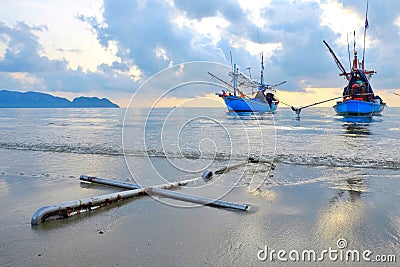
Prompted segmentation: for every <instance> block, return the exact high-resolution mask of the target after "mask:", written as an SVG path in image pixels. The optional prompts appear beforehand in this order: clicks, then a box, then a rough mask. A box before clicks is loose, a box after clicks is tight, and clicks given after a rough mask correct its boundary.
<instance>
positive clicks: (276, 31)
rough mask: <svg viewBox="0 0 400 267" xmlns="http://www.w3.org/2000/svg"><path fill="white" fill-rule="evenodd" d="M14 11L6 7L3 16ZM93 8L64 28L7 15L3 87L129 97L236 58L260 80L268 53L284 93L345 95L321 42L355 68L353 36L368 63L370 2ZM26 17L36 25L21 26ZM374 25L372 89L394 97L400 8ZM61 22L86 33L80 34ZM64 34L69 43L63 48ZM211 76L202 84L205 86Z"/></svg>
mask: <svg viewBox="0 0 400 267" xmlns="http://www.w3.org/2000/svg"><path fill="white" fill-rule="evenodd" d="M16 2H18V3H20V2H19V1H17V0H16ZM13 3H14V2H13ZM13 3H11V2H10V3H7V4H5V3H3V4H1V5H2V6H4V8H2V9H1V10H3V11H0V14H3V15H4V14H5V13H4V12H5V11H4V10H7V9H9V8H6V7H9V6H10V5H12V4H13ZM6 5H7V6H6ZM45 6H46V10H48V13H49V14H53V13H52V10H53V11H57V12H59V10H60V9H59V7H57V5H56V4H52V3H46V5H45ZM90 6H91V4H90V1H88V2H85V1H83V3H82V8H81V9H79V4H77V2H74V1H72V2H71V3H69V4H66V6H65V9H66V10H68V12H65V13H66V14H63V15H62V16H60V19H58V20H57V18H55V16H53V15H49V18H50V19H49V22H48V23H47V22H46V20H44V19H43V16H42V15H40V14H39V11H38V10H40V9H37V10H36V9H35V7H34V6H32V5H29V6H26V5H25V6H24V5H20V9H19V10H18V14H19V15H18V18H19V20H18V22H17V21H14V22H13V24H10V23H9V22H10V21H11V20H12V19H11V18H10V17H9V16H2V17H5V18H7V22H8V24H6V23H5V22H0V76H1V77H2V78H3V79H1V81H0V87H1V88H6V87H8V89H16V90H26V89H28V88H29V89H31V90H35V88H39V89H40V90H43V91H58V92H59V91H65V92H74V93H84V92H99V94H100V96H101V95H102V94H112V92H118V94H119V93H126V94H127V95H128V94H131V93H133V92H134V91H135V90H136V89H137V88H138V87H139V86H140V85H141V84H143V82H144V81H145V80H146V79H147V78H148V77H150V76H151V75H153V74H154V73H157V72H159V71H162V70H163V69H165V68H168V67H170V66H172V65H175V64H181V63H184V62H190V61H210V62H216V63H219V64H225V65H230V51H231V52H232V55H233V61H234V62H235V63H237V65H238V66H239V68H240V69H241V70H242V71H243V72H245V73H248V71H247V68H248V67H251V72H252V76H253V78H254V79H258V78H259V77H258V76H259V72H260V55H261V53H263V55H264V65H265V77H266V79H267V82H268V83H278V82H280V81H283V80H287V81H288V82H287V83H286V84H285V85H283V86H281V87H280V90H287V91H305V89H306V88H313V87H322V88H335V87H337V88H341V87H342V86H343V85H344V83H345V81H344V80H343V79H342V78H340V77H339V76H338V73H339V71H338V70H337V68H336V65H335V64H334V62H333V60H332V58H331V55H330V54H329V52H328V50H327V48H326V47H325V46H324V45H323V43H322V40H326V41H327V42H328V43H329V44H330V45H331V47H332V48H333V49H334V51H335V53H336V55H337V56H338V58H339V59H340V60H341V62H342V63H343V65H344V66H345V67H346V68H348V66H349V62H348V52H347V38H346V37H347V34H348V33H350V37H351V38H350V39H351V40H350V41H351V42H352V32H353V31H354V30H355V31H356V44H357V50H359V54H362V53H361V52H362V46H363V30H364V19H365V1H364V0H354V1H349V0H344V1H339V0H283V1H281V0H279V1H278V0H267V1H261V0H259V1H251V2H250V1H245V0H237V1H222V0H202V1H186V0H146V1H136V0H104V1H103V3H102V6H101V3H98V2H96V4H94V7H93V8H92V9H90ZM30 10H31V12H30ZM29 12H30V13H29ZM57 12H55V13H57ZM12 14H14V16H16V18H17V13H15V12H14V13H12ZM28 14H29V16H28ZM35 14H36V15H35ZM71 14H73V15H71ZM382 14H384V15H382ZM24 17H26V18H27V20H29V23H28V22H26V21H22V20H21V18H24ZM368 17H369V24H370V28H369V29H368V30H367V38H366V48H367V50H366V55H365V56H366V60H367V61H366V67H367V68H371V69H375V70H377V71H378V73H377V74H376V77H375V79H373V80H372V82H373V84H374V85H376V87H377V88H383V89H384V88H389V89H390V88H396V87H398V85H397V81H398V79H399V76H400V71H399V70H398V68H396V64H397V62H398V61H399V60H400V53H399V52H400V48H399V46H398V43H399V41H400V8H398V5H397V1H394V0H387V1H380V2H379V3H378V2H376V1H375V2H374V1H370V3H369V14H368ZM338 18H340V19H338ZM56 21H57V23H56ZM61 22H62V23H63V24H67V25H69V24H70V25H72V26H74V27H77V26H79V27H81V28H82V29H81V30H80V31H79V34H77V35H74V34H73V30H71V29H70V30H67V29H64V28H62V27H64V26H61V24H62V23H61ZM10 25H12V26H10ZM72 26H71V27H70V28H73V27H72ZM60 32H63V33H65V34H63V36H62V37H63V38H65V37H66V36H68V37H69V38H68V42H67V41H64V43H63V42H61V41H60V40H64V39H62V38H60V34H59V33H60ZM52 40H57V41H52ZM89 63H90V64H89ZM88 66H90V67H88ZM200 70H201V71H202V72H204V73H206V71H207V70H206V69H199V71H200ZM192 71H193V70H191V72H192ZM16 73H19V74H16ZM204 73H203V74H204ZM187 74H189V73H187ZM203 74H201V75H197V76H194V77H197V78H199V77H203V78H204V79H207V75H203ZM221 75H223V74H222V73H221ZM167 84H168V83H167ZM160 90H162V89H161V88H160ZM198 93H199V88H195V89H187V90H186V91H185V94H186V96H195V95H196V94H198ZM206 93H209V92H204V94H206ZM154 94H155V95H156V94H157V93H154Z"/></svg>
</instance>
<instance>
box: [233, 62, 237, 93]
mask: <svg viewBox="0 0 400 267" xmlns="http://www.w3.org/2000/svg"><path fill="white" fill-rule="evenodd" d="M236 78H237V70H236V63H235V64H233V95H234V96H236Z"/></svg>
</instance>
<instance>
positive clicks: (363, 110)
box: [323, 2, 386, 117]
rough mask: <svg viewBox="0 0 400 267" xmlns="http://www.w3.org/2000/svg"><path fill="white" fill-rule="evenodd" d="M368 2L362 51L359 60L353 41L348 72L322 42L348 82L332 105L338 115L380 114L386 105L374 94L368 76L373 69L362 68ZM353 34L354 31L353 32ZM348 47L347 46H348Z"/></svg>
mask: <svg viewBox="0 0 400 267" xmlns="http://www.w3.org/2000/svg"><path fill="white" fill-rule="evenodd" d="M367 14H368V2H367V12H366V14H365V28H364V51H363V57H362V60H361V62H359V60H358V58H357V51H356V50H355V41H354V59H353V64H350V67H351V69H350V72H346V70H345V68H344V67H343V65H342V64H341V63H340V61H339V59H338V58H337V57H336V55H335V53H334V52H333V50H332V49H331V48H330V47H329V45H328V44H327V43H326V42H325V41H323V42H324V44H325V45H326V46H327V47H328V49H329V52H330V53H331V54H332V56H333V58H334V60H335V63H336V65H337V66H338V67H339V69H340V70H341V71H342V73H340V74H339V75H340V76H345V77H346V79H347V81H348V83H347V86H345V87H344V90H343V99H342V101H337V102H336V105H334V106H333V108H334V110H335V111H336V113H337V114H338V115H342V116H345V117H346V116H351V117H355V116H356V117H357V116H360V117H371V116H373V115H378V114H380V113H381V112H382V111H383V110H384V109H385V107H386V104H385V103H384V102H383V100H382V98H380V97H379V96H378V95H375V94H374V91H373V90H372V86H371V83H370V82H369V80H370V78H371V77H372V75H373V74H375V73H376V72H375V71H373V70H372V71H368V70H365V69H364V56H365V36H366V30H367V28H368V18H367ZM354 36H355V32H354ZM348 47H349V46H348ZM348 50H349V51H348V52H349V61H350V49H348Z"/></svg>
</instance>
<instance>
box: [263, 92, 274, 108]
mask: <svg viewBox="0 0 400 267" xmlns="http://www.w3.org/2000/svg"><path fill="white" fill-rule="evenodd" d="M265 98H266V100H267V102H268V105H269V107H270V108H272V101H276V99H275V97H274V94H272V93H267V94H266V96H265Z"/></svg>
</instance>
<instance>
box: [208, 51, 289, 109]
mask: <svg viewBox="0 0 400 267" xmlns="http://www.w3.org/2000/svg"><path fill="white" fill-rule="evenodd" d="M263 61H264V57H263V55H261V77H260V82H257V81H253V80H252V79H251V73H250V77H247V76H246V75H244V74H243V73H241V72H239V68H237V66H236V64H234V65H233V66H232V71H231V72H230V73H229V76H231V77H232V83H229V82H227V81H225V80H223V79H222V78H219V77H217V76H216V75H214V74H212V73H210V72H208V74H209V75H210V76H211V77H212V78H214V79H216V80H218V81H219V82H222V83H223V84H224V85H226V86H227V88H229V89H227V90H228V93H227V92H226V91H225V90H222V92H221V93H216V95H218V96H219V97H222V98H223V99H224V102H225V104H226V107H227V108H228V111H229V112H260V113H263V112H274V111H276V109H277V108H278V104H279V100H278V99H277V98H276V97H275V93H276V89H275V88H276V87H277V86H279V85H281V84H284V83H286V81H283V82H281V83H278V84H275V85H269V84H265V83H264V62H263ZM225 88H226V87H225ZM246 89H251V93H250V94H251V95H248V94H246V93H244V91H245V90H246Z"/></svg>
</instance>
